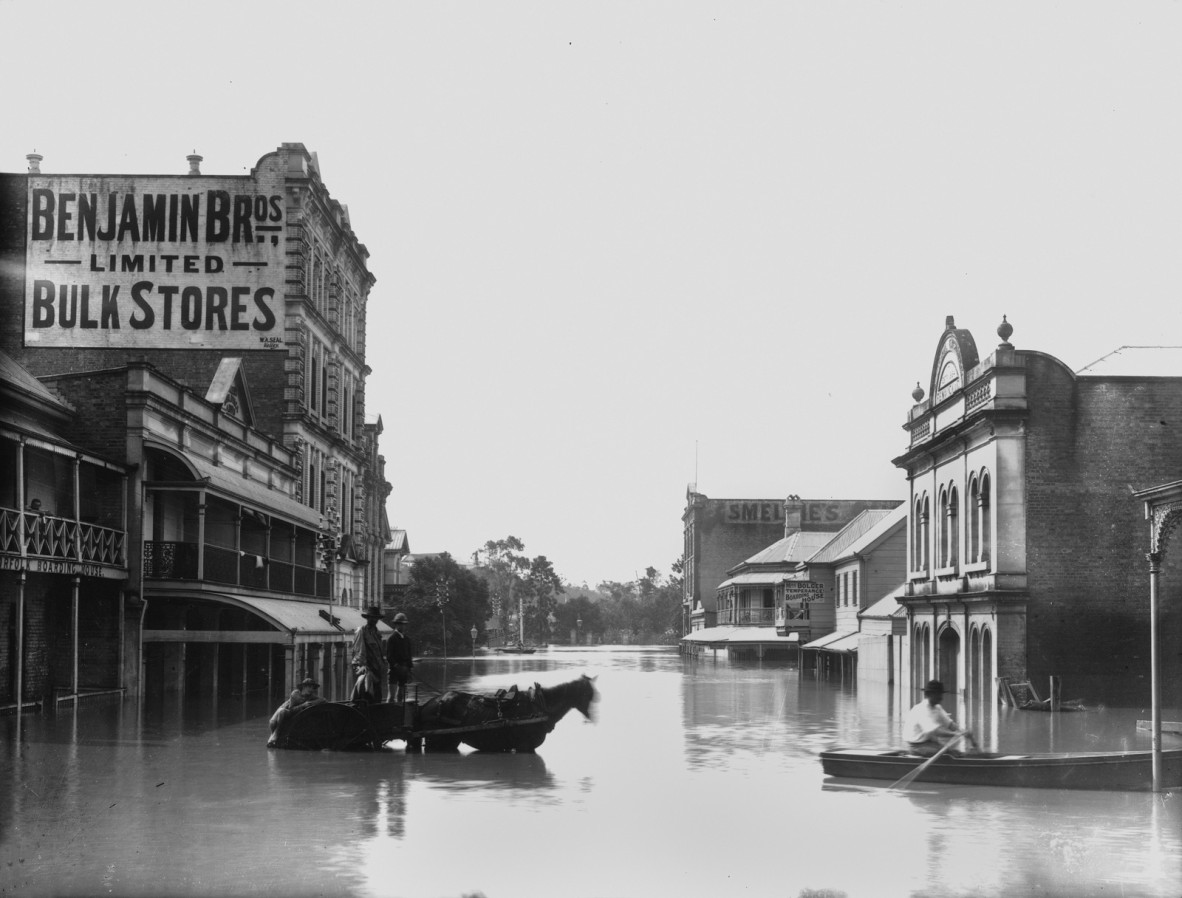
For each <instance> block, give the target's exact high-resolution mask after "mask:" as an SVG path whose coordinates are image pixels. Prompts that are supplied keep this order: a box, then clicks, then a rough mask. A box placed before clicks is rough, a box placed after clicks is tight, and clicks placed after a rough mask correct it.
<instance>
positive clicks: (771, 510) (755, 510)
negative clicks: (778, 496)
mask: <svg viewBox="0 0 1182 898" xmlns="http://www.w3.org/2000/svg"><path fill="white" fill-rule="evenodd" d="M726 519H727V522H728V523H731V524H743V523H747V524H780V523H783V522H784V508H783V506H782V505H781V504H780V503H779V502H731V503H729V504H728V505H727V507H726Z"/></svg>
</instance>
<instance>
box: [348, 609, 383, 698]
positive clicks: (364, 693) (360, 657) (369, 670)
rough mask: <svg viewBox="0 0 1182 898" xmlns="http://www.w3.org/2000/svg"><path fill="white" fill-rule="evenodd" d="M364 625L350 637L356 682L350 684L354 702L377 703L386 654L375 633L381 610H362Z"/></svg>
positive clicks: (380, 638)
mask: <svg viewBox="0 0 1182 898" xmlns="http://www.w3.org/2000/svg"><path fill="white" fill-rule="evenodd" d="M361 616H362V617H364V618H365V626H364V627H361V628H360V629H359V630H358V631H357V635H356V636H354V637H353V673H354V674H355V675H356V677H357V682H356V683H354V684H353V693H352V695H351V696H350V698H351V699H352V700H353V701H367V702H380V701H381V700H382V684H383V683H384V682H386V653H385V652H383V651H382V634H381V633H379V632H378V621H380V620H381V619H382V609H381V608H377V607H375V606H372V605H371V606H369V607H368V608H364V609H362V611H361Z"/></svg>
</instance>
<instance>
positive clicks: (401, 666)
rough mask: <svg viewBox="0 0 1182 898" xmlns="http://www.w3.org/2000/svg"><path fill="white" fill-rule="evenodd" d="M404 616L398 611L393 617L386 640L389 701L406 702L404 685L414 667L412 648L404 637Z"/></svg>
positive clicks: (405, 636) (406, 637) (408, 639)
mask: <svg viewBox="0 0 1182 898" xmlns="http://www.w3.org/2000/svg"><path fill="white" fill-rule="evenodd" d="M408 623H409V621H408V620H407V619H406V615H405V614H403V613H402V612H401V611H399V612H398V613H397V614H395V615H394V620H393V625H394V632H393V633H391V634H390V638H389V639H387V640H386V660H387V661H388V662H390V701H392V702H399V703H401V702H405V701H406V684H407V683H408V682H410V675H411V672H412V671H413V669H414V666H415V659H414V646H413V645H411V642H410V637H409V636H407V635H406V632H405V630H406V625H407V624H408Z"/></svg>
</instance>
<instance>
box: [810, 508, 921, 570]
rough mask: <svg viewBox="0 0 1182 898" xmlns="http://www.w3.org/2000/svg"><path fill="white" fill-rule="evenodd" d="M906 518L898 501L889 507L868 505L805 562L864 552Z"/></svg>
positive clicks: (836, 559) (827, 561) (825, 561)
mask: <svg viewBox="0 0 1182 898" xmlns="http://www.w3.org/2000/svg"><path fill="white" fill-rule="evenodd" d="M906 520H907V506H906V504H905V503H902V502H900V503H899V504H898V505H896V506H895V507H894V508H891V509H883V508H868V509H867V510H866V511H864V512H862V513H861V514H860V515H858V516H857V517H856V518H854V519H853V520H852V521H850V522H849V523H848V524H846V526H845V527H844V528H843V529H842V530H840V531H838V533H837V535H836V536H834V537H833V539H832V540H830V541H829V542H828V543H827V544H826V545H825V546H824V547H823V548H822V549H821V550H820V551H818V552H817V553H816V554H815V555H813V556H812V557H811V558H809V559H808V563H809V564H836V563H837V562H839V561H842V560H844V559H847V558H853V557H854V556H855V555H861V554H864V553H866V552H868V551H869V550H870V549H872V548H873V547H874V546H875V545H876V544H877V543H878V542H879V540H881V539H883V537H885V536H887V535H888V534H889V533H890V532H891V531H892V530H894V529H895V528H896V527H899V526H902V524H903V522H904V521H906Z"/></svg>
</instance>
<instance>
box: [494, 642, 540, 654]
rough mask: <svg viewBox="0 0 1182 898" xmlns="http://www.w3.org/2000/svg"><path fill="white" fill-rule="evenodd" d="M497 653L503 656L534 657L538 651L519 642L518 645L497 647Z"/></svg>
mask: <svg viewBox="0 0 1182 898" xmlns="http://www.w3.org/2000/svg"><path fill="white" fill-rule="evenodd" d="M497 651H498V652H500V653H501V654H502V655H532V654H533V653H534V652H536V651H537V649H535V648H534V647H533V646H529V645H525V644H524V643H521V642H519V643H517V644H516V645H501V646H497Z"/></svg>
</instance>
